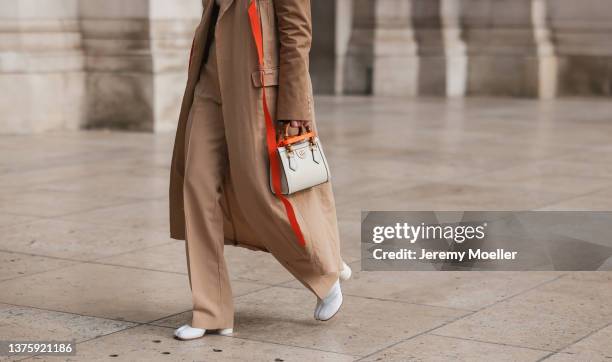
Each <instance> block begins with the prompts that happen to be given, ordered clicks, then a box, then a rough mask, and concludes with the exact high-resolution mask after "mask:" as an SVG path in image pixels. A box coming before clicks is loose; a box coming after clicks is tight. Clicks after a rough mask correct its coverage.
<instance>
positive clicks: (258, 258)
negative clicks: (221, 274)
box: [225, 246, 294, 284]
mask: <svg viewBox="0 0 612 362" xmlns="http://www.w3.org/2000/svg"><path fill="white" fill-rule="evenodd" d="M225 260H226V261H227V266H228V269H229V272H230V278H231V279H232V280H239V281H244V282H251V281H253V282H258V283H264V284H278V283H282V282H286V281H288V280H293V279H294V278H293V275H291V274H290V273H289V272H288V271H287V270H286V269H285V268H284V267H283V266H282V265H281V264H280V263H279V262H278V261H277V260H276V259H275V258H274V257H273V256H272V254H268V253H264V252H260V251H253V250H248V249H245V248H241V247H232V246H226V247H225Z"/></svg>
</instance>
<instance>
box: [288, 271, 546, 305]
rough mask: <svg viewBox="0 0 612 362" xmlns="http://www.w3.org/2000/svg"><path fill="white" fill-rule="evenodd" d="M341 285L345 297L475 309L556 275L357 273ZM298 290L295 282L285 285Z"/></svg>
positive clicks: (448, 272) (354, 272) (539, 273)
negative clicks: (352, 296)
mask: <svg viewBox="0 0 612 362" xmlns="http://www.w3.org/2000/svg"><path fill="white" fill-rule="evenodd" d="M351 269H352V270H353V275H352V277H351V279H350V280H349V281H347V282H344V283H343V284H342V291H343V292H344V293H345V294H347V295H354V296H360V297H368V298H379V299H388V300H396V301H403V302H409V303H416V304H425V305H431V306H438V307H446V308H457V309H463V310H478V309H480V308H483V307H485V306H488V305H490V304H493V303H496V302H499V301H500V300H503V299H505V298H508V297H510V296H512V295H515V294H518V293H520V292H522V291H525V290H528V289H530V288H532V287H534V286H537V285H539V284H541V283H543V282H546V281H548V280H552V279H554V278H555V277H556V275H557V273H555V272H529V273H525V272H480V271H470V272H456V271H455V272H453V271H444V272H439V271H431V272H428V271H411V272H394V271H393V272H392V271H384V272H373V271H360V269H361V268H360V263H359V262H356V263H353V264H351ZM284 285H285V286H291V287H293V288H299V287H300V285H298V284H297V283H295V282H292V283H287V284H284Z"/></svg>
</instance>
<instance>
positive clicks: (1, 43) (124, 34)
mask: <svg viewBox="0 0 612 362" xmlns="http://www.w3.org/2000/svg"><path fill="white" fill-rule="evenodd" d="M200 17H201V2H200V1H199V0H103V1H101V0H0V134H14V133H34V132H43V131H51V130H62V129H79V128H87V127H112V128H118V129H129V130H139V131H165V130H172V129H175V127H176V118H177V114H178V112H179V105H180V100H181V97H182V93H183V90H184V86H185V80H186V69H187V63H188V56H189V47H190V45H191V40H192V36H193V31H194V29H195V27H196V26H197V22H198V20H199V19H200Z"/></svg>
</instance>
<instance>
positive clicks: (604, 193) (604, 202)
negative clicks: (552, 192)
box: [541, 188, 612, 211]
mask: <svg viewBox="0 0 612 362" xmlns="http://www.w3.org/2000/svg"><path fill="white" fill-rule="evenodd" d="M541 210H572V211H609V210H612V188H608V189H605V190H601V191H596V192H592V193H589V194H586V195H583V196H578V197H572V198H567V199H564V200H562V201H559V202H556V203H551V204H549V205H546V206H545V207H542V208H541Z"/></svg>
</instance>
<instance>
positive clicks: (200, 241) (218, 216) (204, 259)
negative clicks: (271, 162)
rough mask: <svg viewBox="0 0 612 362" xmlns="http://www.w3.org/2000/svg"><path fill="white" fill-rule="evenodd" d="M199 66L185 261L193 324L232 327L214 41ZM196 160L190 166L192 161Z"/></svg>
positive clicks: (188, 149) (190, 124)
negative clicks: (190, 293) (222, 203)
mask: <svg viewBox="0 0 612 362" xmlns="http://www.w3.org/2000/svg"><path fill="white" fill-rule="evenodd" d="M211 48H212V49H211V50H212V54H211V56H210V57H209V61H208V62H207V64H205V65H204V66H203V67H202V74H201V77H200V81H199V83H198V85H197V87H196V91H195V97H194V101H193V105H192V108H191V113H190V115H189V119H188V121H187V130H186V142H185V155H186V164H185V184H184V189H183V190H184V191H183V192H184V200H185V214H186V221H187V225H186V226H187V238H186V243H187V245H186V250H187V263H188V268H189V283H190V286H191V291H192V295H193V324H192V326H194V327H199V328H207V329H221V328H232V326H233V323H234V322H233V315H234V306H233V300H232V290H231V286H230V281H229V276H228V271H227V267H226V265H225V258H224V257H223V247H224V235H223V212H222V210H221V206H220V199H221V197H222V186H223V181H224V178H225V177H227V172H228V167H227V166H228V159H227V145H226V140H225V130H224V125H223V115H222V113H221V95H220V91H219V79H218V76H217V60H216V56H215V55H216V54H215V52H214V46H213V47H211ZM196 163H197V164H198V165H197V166H195V164H196Z"/></svg>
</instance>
